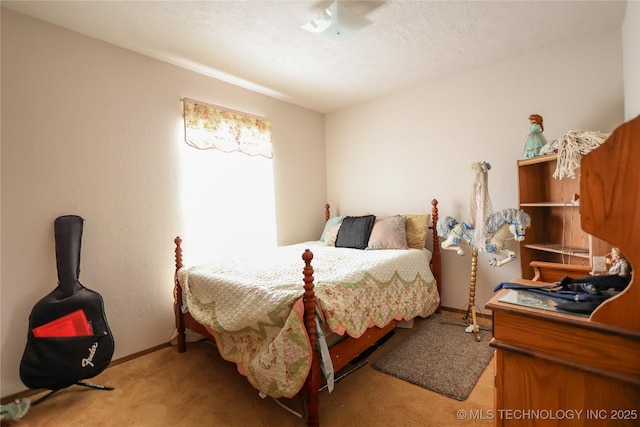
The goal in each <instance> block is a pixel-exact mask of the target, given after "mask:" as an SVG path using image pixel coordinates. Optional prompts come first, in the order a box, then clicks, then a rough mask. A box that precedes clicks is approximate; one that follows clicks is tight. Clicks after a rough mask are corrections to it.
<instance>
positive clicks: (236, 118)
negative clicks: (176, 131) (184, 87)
mask: <svg viewBox="0 0 640 427" xmlns="http://www.w3.org/2000/svg"><path fill="white" fill-rule="evenodd" d="M182 103H183V107H184V135H185V142H186V143H187V144H189V145H190V146H192V147H194V148H198V149H200V150H208V149H218V150H221V151H224V152H227V153H230V152H233V151H240V152H242V153H245V154H249V155H251V156H264V157H268V158H272V157H273V151H272V149H271V121H269V120H268V119H264V118H261V117H255V116H251V115H248V114H245V113H240V112H237V111H232V110H227V109H224V108H221V107H217V106H215V105H211V104H205V103H204V102H199V101H194V100H192V99H183V101H182Z"/></svg>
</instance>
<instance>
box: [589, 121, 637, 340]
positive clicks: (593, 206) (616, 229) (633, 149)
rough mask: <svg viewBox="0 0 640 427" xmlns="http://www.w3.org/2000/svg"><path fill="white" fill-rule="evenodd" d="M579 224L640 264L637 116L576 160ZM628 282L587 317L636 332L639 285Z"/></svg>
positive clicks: (635, 263)
mask: <svg viewBox="0 0 640 427" xmlns="http://www.w3.org/2000/svg"><path fill="white" fill-rule="evenodd" d="M580 170H581V172H580V173H581V175H580V193H581V195H580V218H581V223H582V228H583V229H584V230H585V231H586V232H588V233H590V234H592V235H594V236H596V237H598V238H600V239H602V240H605V241H607V242H609V243H611V244H612V245H613V246H616V247H618V248H620V250H621V251H622V252H623V253H624V254H625V256H626V258H627V259H628V260H629V262H630V263H631V266H632V268H635V269H636V270H637V269H638V268H640V173H639V171H640V116H638V117H636V118H635V119H633V120H631V121H629V122H627V123H624V124H623V125H621V126H619V127H618V128H617V129H616V130H615V131H614V132H613V133H612V134H611V136H610V137H609V138H608V139H607V140H606V141H605V142H604V143H603V144H602V145H601V146H599V147H598V148H596V149H595V150H593V151H591V152H590V153H588V154H586V155H585V156H584V157H583V158H582V161H581V164H580ZM634 276H635V273H633V274H632V277H631V282H630V283H629V285H628V286H627V288H626V289H625V290H624V291H623V292H621V293H620V294H619V295H617V296H615V297H613V298H611V299H610V300H608V301H607V302H605V303H603V304H602V305H600V306H599V307H598V308H597V309H596V310H595V311H594V312H593V313H592V314H591V317H590V320H592V321H594V322H599V323H606V324H609V325H615V326H619V327H622V328H625V329H632V330H640V315H639V314H638V313H640V285H638V284H636V283H634V282H635V277H634Z"/></svg>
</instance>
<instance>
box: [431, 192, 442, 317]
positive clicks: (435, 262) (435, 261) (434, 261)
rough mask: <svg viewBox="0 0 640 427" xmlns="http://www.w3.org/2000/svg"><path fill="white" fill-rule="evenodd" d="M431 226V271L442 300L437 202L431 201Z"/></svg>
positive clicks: (435, 200)
mask: <svg viewBox="0 0 640 427" xmlns="http://www.w3.org/2000/svg"><path fill="white" fill-rule="evenodd" d="M431 206H432V208H431V225H432V228H433V229H432V231H433V233H432V235H433V253H432V256H431V269H432V270H433V276H434V277H435V278H436V286H437V288H438V295H440V297H441V298H442V254H441V253H440V237H439V236H438V230H437V224H438V200H437V199H433V200H432V201H431ZM437 311H438V312H440V304H438V309H437Z"/></svg>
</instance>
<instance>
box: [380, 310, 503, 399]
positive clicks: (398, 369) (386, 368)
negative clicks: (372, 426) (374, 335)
mask: <svg viewBox="0 0 640 427" xmlns="http://www.w3.org/2000/svg"><path fill="white" fill-rule="evenodd" d="M466 325H467V324H466V323H465V322H463V321H461V320H456V319H452V318H450V317H445V316H442V315H437V314H436V315H434V316H433V317H432V318H431V319H429V320H428V321H427V322H426V323H425V324H424V325H423V326H421V327H420V329H418V330H417V331H415V332H414V333H412V334H411V335H409V336H408V337H407V338H405V339H404V340H403V341H402V342H400V344H398V345H397V346H396V347H395V348H393V349H392V350H391V351H389V352H388V353H387V354H385V355H384V356H383V357H381V358H380V359H378V360H377V361H376V362H375V363H374V364H373V367H374V368H375V369H378V370H379V371H381V372H384V373H387V374H389V375H392V376H394V377H396V378H400V379H402V380H405V381H408V382H410V383H412V384H415V385H419V386H420V387H423V388H426V389H427V390H431V391H435V392H436V393H439V394H442V395H444V396H447V397H451V398H453V399H456V400H465V399H466V398H467V397H468V396H469V393H471V390H472V389H473V387H474V386H475V384H476V382H478V379H479V378H480V375H482V372H483V371H484V370H485V368H486V367H487V364H488V363H489V361H490V360H491V357H492V356H493V352H494V350H493V348H492V347H490V346H489V341H490V340H491V331H487V330H483V329H481V330H480V335H481V336H482V340H481V341H480V342H478V341H477V340H476V337H475V334H472V333H466V332H465V331H464V330H465V327H466Z"/></svg>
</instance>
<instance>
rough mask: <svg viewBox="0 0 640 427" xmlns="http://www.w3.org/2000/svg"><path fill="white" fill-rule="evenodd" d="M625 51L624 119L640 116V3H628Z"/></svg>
mask: <svg viewBox="0 0 640 427" xmlns="http://www.w3.org/2000/svg"><path fill="white" fill-rule="evenodd" d="M622 40H623V49H624V117H625V120H631V119H633V118H634V117H636V116H638V115H639V114H640V1H637V0H636V1H628V2H627V10H626V13H625V15H624V23H623V24H622Z"/></svg>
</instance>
